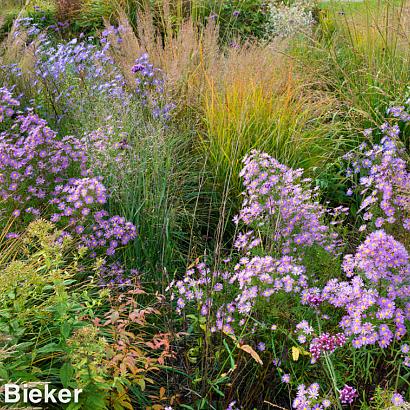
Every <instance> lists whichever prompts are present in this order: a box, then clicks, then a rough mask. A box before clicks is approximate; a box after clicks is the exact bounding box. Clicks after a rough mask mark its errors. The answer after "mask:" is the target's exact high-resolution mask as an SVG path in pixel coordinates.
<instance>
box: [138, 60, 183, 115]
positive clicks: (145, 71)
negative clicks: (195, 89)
mask: <svg viewBox="0 0 410 410" xmlns="http://www.w3.org/2000/svg"><path fill="white" fill-rule="evenodd" d="M131 71H132V73H133V74H135V85H136V88H135V90H136V92H137V94H138V95H139V97H140V98H141V101H142V102H143V103H144V104H145V105H147V106H149V108H150V110H151V113H152V115H153V117H154V118H161V119H163V120H165V121H166V120H169V118H170V114H171V111H172V110H173V109H174V108H175V105H174V104H172V103H167V102H166V96H165V80H164V73H163V72H162V70H161V69H159V68H157V67H154V65H153V64H151V63H150V61H149V56H148V54H147V53H144V54H142V55H141V57H139V58H137V59H136V60H135V64H134V65H133V66H132V68H131Z"/></svg>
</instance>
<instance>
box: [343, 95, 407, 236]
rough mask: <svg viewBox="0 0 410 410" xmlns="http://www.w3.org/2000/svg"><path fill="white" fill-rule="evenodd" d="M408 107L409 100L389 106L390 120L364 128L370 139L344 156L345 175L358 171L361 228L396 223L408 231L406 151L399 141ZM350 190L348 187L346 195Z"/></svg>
mask: <svg viewBox="0 0 410 410" xmlns="http://www.w3.org/2000/svg"><path fill="white" fill-rule="evenodd" d="M409 107H410V100H408V101H407V102H406V104H405V105H403V106H395V107H391V108H389V110H388V111H387V113H388V115H390V116H391V117H392V119H391V120H389V121H386V122H384V123H383V124H382V125H381V126H380V127H379V129H374V130H373V129H367V130H365V131H364V135H365V136H366V138H368V140H369V141H368V142H365V143H363V144H362V145H361V146H360V147H359V150H358V151H357V152H350V153H348V154H347V155H345V158H346V159H347V160H349V161H350V163H351V166H350V168H349V169H348V176H350V175H353V174H360V178H359V184H358V185H356V186H354V188H355V189H356V190H357V191H358V192H360V195H361V196H362V197H363V200H362V203H361V206H360V211H361V212H362V213H363V219H364V221H365V225H363V229H366V227H367V225H368V224H370V223H372V224H373V226H375V227H376V228H382V227H384V226H386V227H388V226H392V225H393V224H396V226H399V225H401V226H402V227H403V228H404V229H405V230H406V231H410V172H409V169H408V160H409V153H408V151H407V150H406V148H405V146H404V144H403V142H402V141H401V140H400V136H401V132H402V131H401V128H403V127H405V126H406V124H408V123H409V122H410V114H409ZM377 141H378V142H377ZM352 192H353V190H351V189H350V190H349V192H348V194H351V193H352Z"/></svg>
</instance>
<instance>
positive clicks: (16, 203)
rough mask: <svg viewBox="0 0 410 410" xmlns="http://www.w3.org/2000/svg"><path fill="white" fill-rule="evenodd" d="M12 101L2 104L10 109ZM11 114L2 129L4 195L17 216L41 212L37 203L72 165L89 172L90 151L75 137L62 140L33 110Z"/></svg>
mask: <svg viewBox="0 0 410 410" xmlns="http://www.w3.org/2000/svg"><path fill="white" fill-rule="evenodd" d="M3 95H5V94H3ZM9 99H10V98H9V97H8V100H9ZM12 102H13V103H14V105H16V104H15V103H16V101H15V100H12ZM9 105H10V103H9V102H8V103H7V104H0V107H6V108H5V111H6V109H7V107H8V106H9ZM8 115H9V116H10V118H9V121H8V124H7V128H6V130H5V131H3V132H2V133H0V170H1V176H0V196H1V198H2V200H3V201H4V203H5V204H6V207H7V208H9V209H12V210H13V216H15V217H18V216H20V214H21V212H25V213H26V214H33V213H34V214H38V210H37V206H40V205H41V204H44V203H45V202H46V201H47V200H48V199H50V196H52V192H53V190H54V187H55V185H56V184H60V183H62V182H63V181H64V180H67V179H68V174H69V170H70V169H71V170H72V169H73V168H75V167H76V168H77V169H78V172H79V173H80V174H82V175H86V174H87V169H86V160H87V157H86V153H85V152H84V150H83V147H82V144H81V143H80V142H79V141H78V140H77V139H76V138H74V137H65V138H63V139H61V140H59V139H58V138H57V134H56V133H55V132H54V131H53V130H51V129H50V128H49V127H48V125H47V122H46V121H45V120H43V119H41V118H39V117H38V116H37V115H36V114H34V113H33V112H31V111H28V112H27V113H25V114H22V113H20V114H17V113H16V115H15V116H13V117H12V118H11V115H12V113H11V111H8Z"/></svg>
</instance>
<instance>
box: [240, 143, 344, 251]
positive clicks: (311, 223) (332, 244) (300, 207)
mask: <svg viewBox="0 0 410 410" xmlns="http://www.w3.org/2000/svg"><path fill="white" fill-rule="evenodd" d="M244 163H245V166H244V168H243V169H242V171H241V173H240V176H241V177H242V178H243V181H244V185H245V187H246V191H245V192H244V195H245V199H244V201H243V205H242V209H241V210H240V212H239V215H238V216H236V217H235V218H234V222H235V223H237V224H238V223H239V222H242V223H244V224H245V225H250V226H252V227H255V229H258V231H263V229H267V230H268V234H269V236H270V240H271V241H273V242H274V243H277V244H278V245H279V246H280V248H281V251H282V253H284V254H289V253H291V252H294V251H296V250H297V249H298V248H301V247H305V246H311V245H320V246H322V247H324V248H325V249H326V250H328V251H335V250H336V248H337V245H338V240H337V235H336V234H335V233H333V232H331V230H330V228H329V226H328V225H326V224H325V223H324V221H323V219H324V217H325V215H326V213H327V212H326V209H325V208H324V207H323V206H322V205H321V204H320V203H319V201H318V200H319V198H318V195H319V193H318V190H317V188H315V189H313V190H312V189H311V188H310V182H311V181H310V179H307V178H303V171H302V170H301V169H298V170H293V169H291V168H288V167H287V166H285V165H283V164H281V163H279V162H278V161H277V160H276V159H274V158H272V157H270V156H269V155H268V154H266V153H260V152H258V151H252V153H251V154H250V155H249V156H247V157H246V158H245V159H244ZM255 243H256V245H257V244H259V243H258V241H256V242H255V238H254V237H253V236H252V235H251V234H250V233H247V234H243V237H241V238H240V240H239V241H238V243H237V247H238V248H241V249H249V248H251V247H253V246H255Z"/></svg>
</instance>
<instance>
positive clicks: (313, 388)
mask: <svg viewBox="0 0 410 410" xmlns="http://www.w3.org/2000/svg"><path fill="white" fill-rule="evenodd" d="M319 393H320V385H319V383H313V384H311V385H310V386H308V387H306V386H305V385H304V384H300V385H299V386H298V389H297V393H296V397H295V399H294V400H293V403H292V407H293V408H294V409H296V410H323V409H327V408H329V407H330V406H331V405H332V403H331V401H330V400H329V399H323V398H320V394H319Z"/></svg>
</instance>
